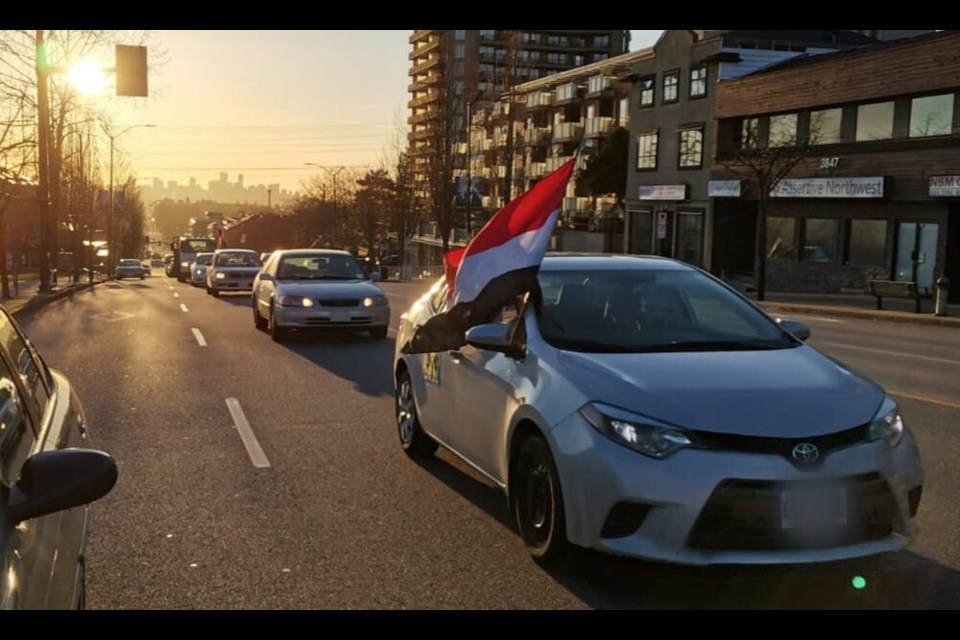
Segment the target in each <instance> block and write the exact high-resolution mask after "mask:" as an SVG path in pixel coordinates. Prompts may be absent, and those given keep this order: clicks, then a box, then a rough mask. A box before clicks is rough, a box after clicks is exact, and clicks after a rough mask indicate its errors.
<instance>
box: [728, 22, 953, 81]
mask: <svg viewBox="0 0 960 640" xmlns="http://www.w3.org/2000/svg"><path fill="white" fill-rule="evenodd" d="M958 33H960V31H957V30H945V31H936V32H934V33H927V34H924V35H921V36H914V37H912V38H902V39H900V40H889V41H886V42H884V41H880V40H873V39H872V38H871V40H872V41H873V44H870V45H868V46H862V47H856V48H853V49H843V50H840V51H836V52H833V53H822V54H818V55H810V54H801V55H798V56H796V57H794V58H790V59H788V60H784V61H783V62H778V63H775V64H772V65H769V66H766V67H763V68H762V69H758V70H756V71H754V72H753V73H748V74H747V75H744V76H741V78H752V77H754V76H758V75H760V74H763V73H770V72H771V71H780V70H781V69H793V68H795V67H802V66H806V65H811V64H817V63H824V64H828V63H831V62H834V61H836V60H838V59H841V58H842V59H850V58H853V57H855V56H863V55H868V54H871V53H875V52H877V51H885V50H887V49H896V48H907V47H916V46H918V45H922V44H926V43H927V42H930V41H935V40H940V39H942V38H948V37H956V36H957V34H958ZM856 35H860V34H856ZM864 37H865V36H864ZM741 78H737V79H733V80H726V81H725V82H736V81H737V80H738V79H741Z"/></svg>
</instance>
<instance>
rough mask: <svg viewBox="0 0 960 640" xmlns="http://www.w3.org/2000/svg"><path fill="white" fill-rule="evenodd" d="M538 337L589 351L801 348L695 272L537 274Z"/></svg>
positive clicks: (733, 294)
mask: <svg viewBox="0 0 960 640" xmlns="http://www.w3.org/2000/svg"><path fill="white" fill-rule="evenodd" d="M540 283H541V289H542V291H543V305H542V307H541V313H540V314H539V316H538V324H539V327H540V333H541V334H542V335H543V337H544V339H545V340H546V341H547V342H548V343H549V344H551V345H553V346H554V347H556V348H558V349H564V350H569V351H584V352H594V353H651V352H679V351H756V350H769V349H787V348H791V347H795V346H798V345H799V344H801V343H800V342H799V341H797V340H796V339H794V338H793V337H792V336H790V335H789V334H787V333H786V332H785V331H783V330H781V329H780V328H779V327H778V326H777V325H776V324H775V323H774V322H773V321H772V320H771V319H769V318H768V317H767V316H765V315H764V314H763V313H762V312H760V311H759V310H757V309H756V308H754V307H753V306H751V305H750V304H749V303H747V302H745V301H744V300H743V299H742V298H740V297H739V296H738V295H737V294H736V293H733V292H731V291H730V290H729V289H727V288H726V287H724V286H722V285H720V284H718V283H717V282H715V281H714V280H712V279H711V278H709V277H708V276H706V275H704V274H701V273H698V272H695V271H676V270H663V271H654V270H639V269H638V270H630V271H626V270H612V271H592V270H591V271H543V272H541V273H540Z"/></svg>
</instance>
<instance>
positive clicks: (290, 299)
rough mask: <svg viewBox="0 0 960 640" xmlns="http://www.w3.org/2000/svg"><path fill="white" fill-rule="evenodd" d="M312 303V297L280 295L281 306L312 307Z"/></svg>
mask: <svg viewBox="0 0 960 640" xmlns="http://www.w3.org/2000/svg"><path fill="white" fill-rule="evenodd" d="M313 305H314V302H313V299H312V298H304V297H303V296H280V306H281V307H312V306H313Z"/></svg>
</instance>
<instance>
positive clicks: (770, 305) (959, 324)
mask: <svg viewBox="0 0 960 640" xmlns="http://www.w3.org/2000/svg"><path fill="white" fill-rule="evenodd" d="M755 304H756V305H758V306H759V307H761V308H762V309H764V310H765V311H767V312H783V313H808V314H811V315H821V316H834V317H840V318H859V319H861V320H885V321H887V322H903V323H908V324H925V325H932V326H938V327H950V328H952V329H960V318H956V317H953V316H935V315H932V314H923V313H909V312H906V311H873V310H870V309H857V308H847V307H834V306H823V305H815V304H797V303H793V302H766V301H765V302H755Z"/></svg>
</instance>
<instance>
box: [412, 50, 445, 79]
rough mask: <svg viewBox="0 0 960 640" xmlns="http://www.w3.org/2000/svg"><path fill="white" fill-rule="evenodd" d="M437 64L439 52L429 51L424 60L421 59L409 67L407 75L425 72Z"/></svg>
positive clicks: (438, 62)
mask: <svg viewBox="0 0 960 640" xmlns="http://www.w3.org/2000/svg"><path fill="white" fill-rule="evenodd" d="M438 64H440V54H434V53H431V54H430V55H428V56H427V58H426V59H425V60H421V61H419V62H417V63H416V64H414V66H413V68H412V69H410V73H409V75H416V74H420V73H426V72H427V71H429V70H430V69H432V68H433V67H435V66H437V65H438Z"/></svg>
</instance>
